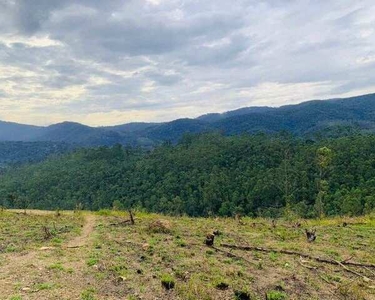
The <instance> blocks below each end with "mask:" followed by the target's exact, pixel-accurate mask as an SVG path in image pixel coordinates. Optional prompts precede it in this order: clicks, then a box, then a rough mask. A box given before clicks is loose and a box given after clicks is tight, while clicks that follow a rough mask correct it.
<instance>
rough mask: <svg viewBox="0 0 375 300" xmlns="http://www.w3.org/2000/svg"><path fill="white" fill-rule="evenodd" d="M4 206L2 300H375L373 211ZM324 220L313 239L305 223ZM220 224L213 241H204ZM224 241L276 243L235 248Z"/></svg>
mask: <svg viewBox="0 0 375 300" xmlns="http://www.w3.org/2000/svg"><path fill="white" fill-rule="evenodd" d="M128 218H129V216H128V214H127V213H121V212H111V211H101V212H99V213H89V212H78V213H73V212H60V213H59V214H57V213H56V212H40V211H28V212H27V213H26V214H23V212H22V211H11V212H8V211H4V212H0V299H1V300H3V299H4V300H8V299H12V300H16V299H82V300H90V299H129V300H130V299H203V300H204V299H236V298H237V299H266V297H268V299H275V300H277V299H375V268H371V267H356V266H351V265H341V263H338V264H336V265H335V264H329V263H321V262H318V261H316V260H313V259H308V258H301V257H300V256H298V255H288V254H282V253H278V252H277V251H278V250H290V251H295V252H301V253H306V254H309V255H311V256H315V257H320V258H326V259H330V260H332V261H335V262H344V263H346V262H358V263H365V264H369V265H370V264H375V255H374V250H375V217H374V218H372V217H363V218H353V219H349V218H347V219H342V218H336V219H324V220H309V221H301V220H293V221H287V220H283V221H281V220H279V221H277V222H276V224H275V223H273V222H271V220H266V219H250V218H243V219H241V220H234V219H224V218H220V219H213V218H212V219H203V218H199V219H193V218H187V217H178V218H177V217H167V216H160V215H154V214H144V213H136V214H135V225H130V224H129V222H127V220H128ZM305 228H307V229H312V228H315V229H316V233H317V239H316V241H315V242H312V243H309V242H307V240H306V237H305V233H304V229H305ZM214 231H219V232H217V234H218V235H217V236H216V238H215V247H216V248H212V247H208V246H206V245H205V243H204V241H205V238H206V235H207V233H212V232H214ZM223 244H230V245H242V246H247V245H251V246H257V247H263V248H267V249H274V250H277V251H275V252H269V253H268V252H262V251H257V250H251V251H245V250H240V249H229V248H226V247H224V246H223Z"/></svg>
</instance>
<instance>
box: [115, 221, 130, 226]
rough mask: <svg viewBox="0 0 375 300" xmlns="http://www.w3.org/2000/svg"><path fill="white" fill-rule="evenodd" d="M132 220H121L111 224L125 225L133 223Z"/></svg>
mask: <svg viewBox="0 0 375 300" xmlns="http://www.w3.org/2000/svg"><path fill="white" fill-rule="evenodd" d="M132 224H133V223H132V221H131V220H125V221H121V222H119V223H111V224H109V225H111V226H125V225H132Z"/></svg>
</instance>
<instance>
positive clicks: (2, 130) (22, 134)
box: [0, 121, 43, 141]
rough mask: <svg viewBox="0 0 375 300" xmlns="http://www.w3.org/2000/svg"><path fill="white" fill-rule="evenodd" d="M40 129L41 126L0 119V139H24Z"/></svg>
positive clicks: (34, 134)
mask: <svg viewBox="0 0 375 300" xmlns="http://www.w3.org/2000/svg"><path fill="white" fill-rule="evenodd" d="M42 130H43V127H38V126H32V125H23V124H17V123H12V122H3V121H0V141H26V140H28V139H29V138H30V137H33V136H37V135H38V134H39V133H40V132H41V131H42Z"/></svg>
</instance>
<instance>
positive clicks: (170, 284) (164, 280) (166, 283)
mask: <svg viewBox="0 0 375 300" xmlns="http://www.w3.org/2000/svg"><path fill="white" fill-rule="evenodd" d="M161 285H162V286H163V287H164V288H165V289H166V290H171V289H173V288H174V287H175V285H176V284H175V280H174V278H173V277H172V276H171V275H169V274H164V275H163V276H162V277H161Z"/></svg>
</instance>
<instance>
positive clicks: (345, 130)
mask: <svg viewBox="0 0 375 300" xmlns="http://www.w3.org/2000/svg"><path fill="white" fill-rule="evenodd" d="M206 131H220V132H223V133H225V134H228V135H235V134H242V133H245V132H246V133H257V132H264V133H277V132H280V131H289V132H291V133H293V134H295V135H299V136H309V137H311V138H314V137H316V136H326V137H327V136H343V135H347V134H352V133H358V132H374V131H375V94H370V95H364V96H358V97H352V98H347V99H333V100H324V101H309V102H304V103H301V104H297V105H288V106H282V107H280V108H270V107H249V108H242V109H238V110H234V111H230V112H226V113H223V114H207V115H204V116H201V117H199V118H197V119H179V120H175V121H172V122H166V123H159V124H157V123H129V124H123V125H118V126H109V127H89V126H85V125H82V124H78V123H72V122H64V123H60V124H55V125H51V126H48V127H36V126H28V125H20V124H15V123H6V122H0V140H2V141H54V142H57V141H58V142H66V143H72V144H77V145H80V146H99V145H114V144H117V143H120V144H123V145H133V146H143V147H146V148H150V147H153V146H155V145H158V144H160V143H161V142H163V141H172V142H176V141H178V140H179V139H180V138H181V137H182V136H183V135H184V134H185V133H200V132H206Z"/></svg>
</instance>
